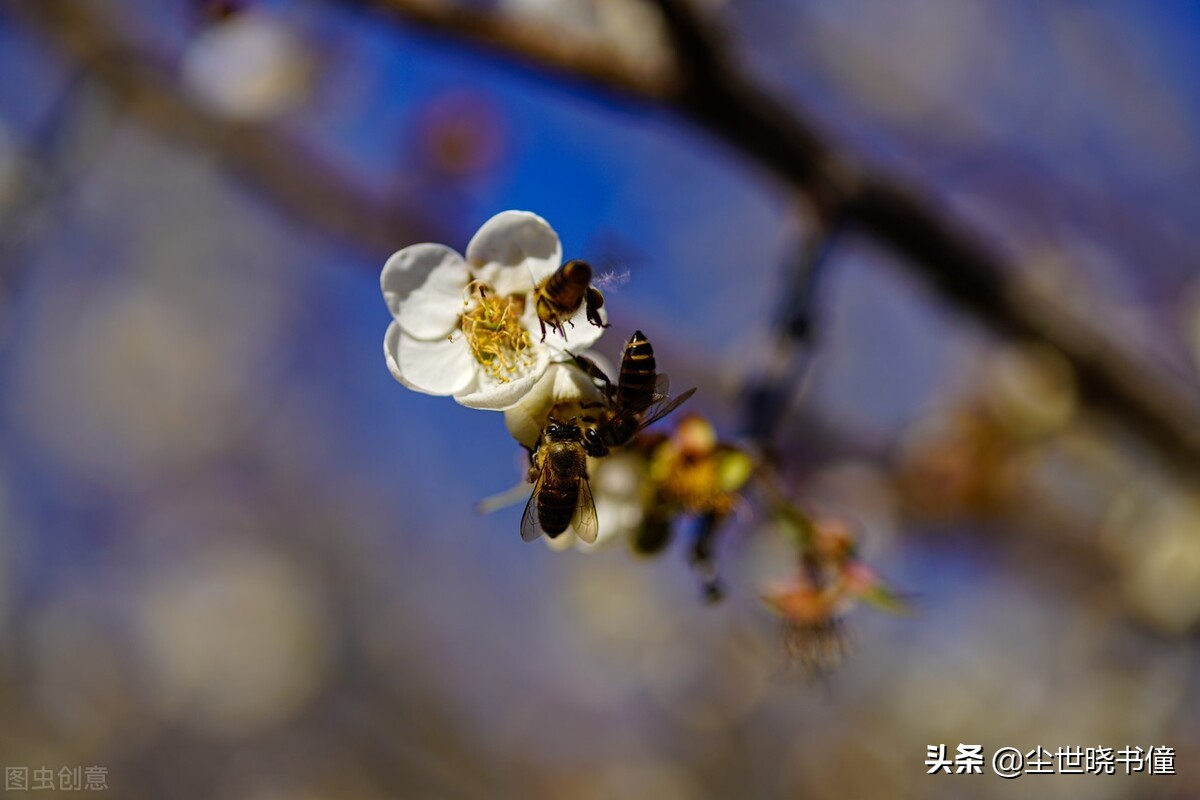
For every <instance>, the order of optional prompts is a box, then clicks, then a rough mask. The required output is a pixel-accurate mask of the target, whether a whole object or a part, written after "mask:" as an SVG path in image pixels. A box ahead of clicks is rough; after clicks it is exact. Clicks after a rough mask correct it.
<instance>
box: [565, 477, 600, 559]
mask: <svg viewBox="0 0 1200 800" xmlns="http://www.w3.org/2000/svg"><path fill="white" fill-rule="evenodd" d="M571 527H572V528H574V529H575V535H576V536H578V537H579V538H580V539H582V540H583V541H585V542H587V543H588V544H593V543H594V542H595V541H596V534H597V533H598V532H599V530H600V525H599V523H598V522H597V520H596V501H595V500H594V499H593V498H592V487H591V484H589V483H588V479H587V478H586V477H585V478H583V480H581V481H580V482H579V504H578V505H577V506H575V515H574V516H573V517H571Z"/></svg>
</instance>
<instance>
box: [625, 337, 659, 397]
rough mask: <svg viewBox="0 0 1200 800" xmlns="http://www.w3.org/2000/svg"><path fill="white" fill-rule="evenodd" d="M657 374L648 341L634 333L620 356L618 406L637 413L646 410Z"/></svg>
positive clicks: (652, 351)
mask: <svg viewBox="0 0 1200 800" xmlns="http://www.w3.org/2000/svg"><path fill="white" fill-rule="evenodd" d="M657 374H658V371H657V366H656V364H655V362H654V348H653V347H651V346H650V340H649V339H647V338H646V336H645V334H643V333H642V332H641V331H634V332H633V338H631V339H630V340H629V342H628V343H626V345H625V352H624V354H623V355H622V356H621V374H620V377H619V378H618V379H617V403H618V405H620V406H622V407H625V408H630V409H635V410H638V411H641V410H644V409H646V408H648V407H649V406H650V404H651V403H653V402H654V388H655V381H656V379H657Z"/></svg>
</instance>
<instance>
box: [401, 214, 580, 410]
mask: <svg viewBox="0 0 1200 800" xmlns="http://www.w3.org/2000/svg"><path fill="white" fill-rule="evenodd" d="M561 263H562V245H561V244H560V243H559V240H558V234H556V233H555V232H554V229H553V228H551V227H550V225H549V224H548V223H547V222H546V221H545V220H544V219H542V218H541V217H539V216H538V215H536V214H533V213H530V212H528V211H504V212H502V213H500V214H497V215H496V216H494V217H492V218H491V219H490V220H488V221H487V222H486V223H484V225H483V227H482V228H480V229H479V231H478V232H477V233H476V234H475V236H474V237H472V239H471V241H470V243H469V244H468V245H467V253H466V257H465V258H464V257H463V256H461V255H459V254H458V253H457V252H455V251H454V250H451V249H450V248H449V247H446V246H445V245H440V244H415V245H411V246H409V247H406V248H404V249H403V250H400V251H399V252H398V253H396V254H394V255H393V256H392V257H391V258H389V259H388V261H387V264H385V265H384V267H383V273H382V275H381V276H380V285H381V288H382V289H383V297H384V300H385V301H386V303H387V306H388V309H389V310H390V311H391V312H392V317H393V321H392V323H391V325H389V326H388V330H387V334H386V336H385V337H384V352H385V354H386V356H387V363H388V369H389V370H390V371H391V373H392V375H393V376H394V377H395V378H396V380H398V381H400V383H402V384H403V385H405V386H407V387H408V388H410V389H413V390H414V391H418V392H423V393H425V394H432V395H452V396H453V397H454V399H455V400H457V401H458V402H459V403H461V404H462V405H465V406H469V407H471V408H483V409H493V410H502V409H506V408H510V407H512V406H513V405H515V404H516V403H517V402H518V401H520V400H521V398H522V397H524V396H525V395H526V394H527V393H528V392H529V391H530V389H532V388H533V386H534V385H535V384H536V383H537V382H538V380H539V379H540V378H541V377H542V375H543V374H545V372H546V369H547V367H549V365H550V363H551V362H552V361H561V360H565V359H568V358H570V356H569V355H568V353H567V351H568V350H570V351H572V352H581V351H583V350H585V349H586V348H588V347H590V346H591V345H592V343H593V342H595V341H596V339H598V338H599V337H600V334H601V333H602V332H603V329H602V328H599V327H596V326H594V325H591V324H589V323H588V322H587V319H586V309H585V308H580V309H579V311H578V312H577V314H576V315H575V316H573V317H571V325H573V327H567V328H566V330H565V333H563V334H559V333H557V332H548V333H547V335H546V337H545V339H544V340H543V338H542V334H541V330H540V325H539V324H538V318H537V311H536V304H535V303H534V300H533V291H534V289H535V288H536V287H537V285H538V284H539V283H540V282H541V281H543V280H545V279H546V278H547V277H549V276H550V275H551V274H552V273H553V272H554V271H555V270H556V269H558V267H559V266H560V265H561Z"/></svg>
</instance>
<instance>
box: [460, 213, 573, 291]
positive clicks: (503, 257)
mask: <svg viewBox="0 0 1200 800" xmlns="http://www.w3.org/2000/svg"><path fill="white" fill-rule="evenodd" d="M467 261H469V262H470V263H471V264H472V265H474V266H475V267H487V266H489V265H499V266H502V267H523V268H524V269H523V270H522V272H521V273H517V274H515V275H505V274H502V273H501V274H495V275H492V276H489V277H490V280H491V281H492V282H493V285H495V286H496V289H497V291H500V292H501V293H502V294H507V293H511V292H510V291H507V287H506V290H505V291H501V286H500V285H497V284H505V283H506V282H507V281H508V280H509V279H510V278H511V279H513V280H516V279H517V278H519V279H520V281H521V282H524V281H525V280H529V279H530V276H533V280H540V279H541V278H543V277H545V276H546V275H549V274H550V273H551V272H553V271H554V270H556V269H558V267H559V264H561V263H562V244H561V243H560V242H559V240H558V234H557V233H555V232H554V229H553V228H551V227H550V224H549V223H548V222H546V220H544V219H542V218H541V217H539V216H538V215H537V214H534V213H532V212H530V211H502V212H500V213H499V214H497V215H496V216H494V217H492V218H491V219H489V220H488V221H487V222H485V223H483V227H481V228H480V229H479V231H478V232H477V233H476V234H475V236H474V237H472V239H471V243H470V244H468V245H467ZM526 270H527V271H528V273H527V274H526V272H525V271H526ZM528 288H532V285H530V286H529V287H528ZM522 290H527V289H512V291H522Z"/></svg>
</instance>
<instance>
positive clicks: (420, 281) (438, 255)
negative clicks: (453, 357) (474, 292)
mask: <svg viewBox="0 0 1200 800" xmlns="http://www.w3.org/2000/svg"><path fill="white" fill-rule="evenodd" d="M469 280H470V276H469V274H468V271H467V264H466V262H465V261H463V259H462V256H460V255H459V254H458V253H456V252H454V251H453V250H451V249H450V248H449V247H446V246H445V245H441V244H414V245H411V246H409V247H406V248H404V249H403V250H401V251H399V252H397V253H395V254H394V255H393V256H392V257H391V258H389V259H388V260H387V263H386V264H384V265H383V272H382V273H381V274H380V276H379V285H380V288H382V289H383V299H384V301H385V302H386V303H387V306H388V310H389V311H391V312H392V316H393V317H395V318H396V321H397V322H399V323H400V324H401V325H402V326H404V331H405V333H407V334H409V335H410V336H414V337H416V338H418V339H438V338H441V337H444V336H446V335H447V334H449V333H450V332H451V331H452V330H454V326H455V325H456V324H457V323H458V317H459V315H460V314H462V309H463V289H464V288H466V285H467V282H468V281H469Z"/></svg>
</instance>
